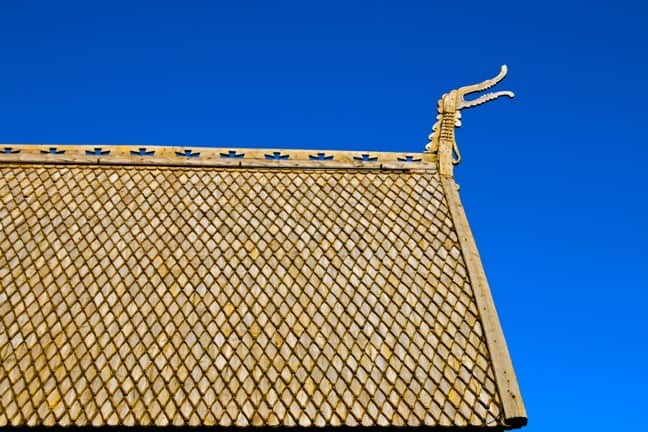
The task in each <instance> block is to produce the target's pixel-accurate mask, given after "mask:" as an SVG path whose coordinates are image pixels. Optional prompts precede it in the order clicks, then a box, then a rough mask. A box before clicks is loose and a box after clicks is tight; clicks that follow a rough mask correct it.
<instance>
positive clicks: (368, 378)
mask: <svg viewBox="0 0 648 432" xmlns="http://www.w3.org/2000/svg"><path fill="white" fill-rule="evenodd" d="M525 423H526V413H525V411H524V406H523V403H522V399H521V396H520V393H519V389H518V385H517V381H516V378H515V374H514V372H513V369H512V366H511V361H510V358H509V355H508V351H507V348H506V343H505V341H504V338H503V334H502V330H501V328H500V325H499V321H498V318H497V314H496V312H495V308H494V305H493V301H492V298H491V294H490V290H489V287H488V283H487V281H486V278H485V276H484V273H483V269H482V266H481V262H480V259H479V255H478V253H477V249H476V247H475V244H474V240H473V237H472V235H471V233H470V229H469V227H468V223H467V221H466V219H465V214H464V211H463V208H462V207H461V203H460V201H459V195H458V192H457V187H456V184H455V183H454V180H453V179H452V177H448V176H444V175H441V174H440V172H439V169H438V163H437V159H436V156H435V155H434V154H431V153H419V154H401V153H362V152H357V153H356V152H322V151H320V150H318V151H296V150H259V149H217V148H192V149H185V148H174V147H127V146H104V147H95V146H32V145H14V146H6V147H5V148H4V149H0V426H3V425H22V424H28V425H95V426H101V425H117V424H126V425H168V424H174V425H184V424H190V425H223V426H228V425H236V426H248V425H255V426H290V425H301V426H311V425H314V426H337V425H363V426H376V425H378V426H401V425H409V426H421V425H426V426H439V427H440V426H449V427H456V426H474V427H479V428H492V429H503V428H510V427H519V426H522V425H524V424H525Z"/></svg>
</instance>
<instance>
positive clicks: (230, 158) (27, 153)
mask: <svg viewBox="0 0 648 432" xmlns="http://www.w3.org/2000/svg"><path fill="white" fill-rule="evenodd" d="M3 163H37V164H82V165H138V166H141V165H152V166H197V167H225V168H227V167H229V168H237V167H251V168H313V169H340V168H353V169H395V170H407V171H418V170H425V171H427V170H435V171H436V170H437V164H436V155H433V154H424V153H397V152H362V151H359V152H355V151H324V150H278V149H256V148H255V149H253V148H247V149H245V148H219V147H189V148H188V147H178V146H141V145H128V146H121V145H105V146H100V145H47V144H45V145H32V144H0V164H3Z"/></svg>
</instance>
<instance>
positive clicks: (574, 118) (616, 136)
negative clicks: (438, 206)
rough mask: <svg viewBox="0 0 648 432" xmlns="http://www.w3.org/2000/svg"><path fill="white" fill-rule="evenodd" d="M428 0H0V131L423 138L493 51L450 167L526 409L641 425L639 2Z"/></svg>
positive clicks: (221, 140)
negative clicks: (488, 96) (481, 96)
mask: <svg viewBox="0 0 648 432" xmlns="http://www.w3.org/2000/svg"><path fill="white" fill-rule="evenodd" d="M435 3H437V2H429V1H421V2H411V1H392V2H389V1H385V2H379V1H375V2H364V1H363V2H360V1H356V2H348V1H346V2H335V1H327V2H303V1H302V2H299V1H295V2H288V1H284V2H276V1H256V2H252V1H240V2H215V1H203V2H199V1H188V0H185V1H176V2H167V1H152V2H144V1H127V2H126V1H111V2H94V1H83V2H81V1H80V2H69V1H57V2H50V1H47V2H46V1H43V2H35V1H25V0H23V1H19V2H2V5H1V9H0V36H1V37H0V142H4V143H92V144H94V143H132V144H173V145H183V146H203V145H213V146H225V147H229V146H232V147H234V146H241V147H273V148H274V147H279V148H314V149H320V148H322V149H323V148H326V149H351V150H361V149H362V150H373V151H378V150H381V151H407V152H416V151H422V150H423V148H424V146H425V143H426V137H427V135H428V133H429V130H430V127H431V126H432V123H433V122H434V117H435V110H436V101H437V99H438V97H439V96H440V95H441V94H442V93H444V92H445V91H447V90H449V89H451V88H455V87H458V86H461V85H465V84H472V83H474V82H477V81H481V80H483V79H485V78H488V77H491V76H493V75H494V74H495V73H496V72H497V71H498V68H499V65H500V64H502V63H507V64H508V65H509V77H508V78H507V79H506V80H505V81H504V82H503V83H502V84H500V86H499V87H498V89H510V90H514V91H515V92H516V98H515V99H513V100H508V99H503V100H497V101H495V102H491V103H489V104H487V105H484V106H480V107H478V108H474V109H471V110H467V111H465V112H464V116H463V122H464V127H463V128H461V129H459V130H458V131H457V139H458V143H459V146H460V149H461V151H462V154H463V156H464V162H463V163H462V164H461V165H460V166H459V167H458V168H457V170H456V176H457V180H458V182H459V183H460V184H461V186H462V189H461V193H462V198H463V200H464V204H465V206H466V209H467V213H468V217H469V220H470V222H471V225H472V228H473V230H474V232H475V236H476V239H477V243H478V246H479V248H480V251H481V254H482V259H483V261H484V265H485V268H486V273H487V275H488V277H489V280H490V282H491V286H492V290H493V295H494V297H495V302H496V305H497V307H498V310H499V313H500V317H501V321H502V324H503V327H504V331H505V334H506V337H507V340H508V344H509V349H510V351H511V354H512V356H513V361H514V364H515V367H516V370H517V373H518V378H519V381H520V385H521V389H522V393H523V396H524V398H525V401H526V404H527V409H528V412H529V419H530V420H529V426H528V427H527V429H526V430H528V431H546V430H552V431H561V430H568V431H573V430H588V431H598V430H601V431H604V430H605V431H607V430H611V429H612V428H614V430H625V429H630V428H632V429H636V428H637V427H638V425H641V423H642V422H643V420H642V417H641V416H640V415H639V414H641V413H642V412H643V410H644V405H645V401H646V391H645V389H646V388H647V387H648V376H647V374H648V373H647V372H646V363H647V361H648V358H647V357H648V355H647V354H648V343H647V342H648V337H647V336H646V333H647V331H648V318H647V315H648V308H647V306H648V253H647V252H646V251H647V249H646V248H647V245H648V224H647V223H646V220H647V208H648V203H647V201H648V200H647V199H646V198H647V193H646V188H647V187H648V181H647V180H646V174H645V172H646V171H645V168H644V165H645V161H646V158H647V157H648V142H647V139H646V138H647V137H648V133H647V128H648V127H647V126H646V125H647V120H646V112H647V108H646V107H645V103H646V102H648V84H647V82H646V77H648V60H647V59H646V43H647V42H648V30H646V22H648V6H645V5H644V4H643V2H640V1H636V2H628V1H624V0H619V1H615V2H605V3H597V2H569V1H561V2H556V1H551V0H549V1H543V2H519V1H518V2H510V3H509V2H506V1H500V2H482V1H480V2H469V1H462V2H453V3H457V4H456V5H448V4H445V5H444V6H431V5H433V4H435ZM444 3H450V2H444ZM639 427H641V426H639Z"/></svg>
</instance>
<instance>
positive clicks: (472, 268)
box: [440, 175, 527, 428]
mask: <svg viewBox="0 0 648 432" xmlns="http://www.w3.org/2000/svg"><path fill="white" fill-rule="evenodd" d="M440 177H441V185H442V187H443V190H444V192H445V196H446V199H447V200H448V208H449V209H450V214H451V216H452V219H453V220H454V224H455V229H456V231H457V236H458V237H459V245H460V246H461V249H462V253H463V256H464V260H465V262H466V269H467V271H468V276H469V277H470V281H471V285H472V287H473V290H474V295H475V301H476V304H477V308H478V309H479V315H480V320H481V323H482V327H483V329H484V337H485V339H486V344H487V346H488V351H489V352H490V355H491V359H492V362H491V364H492V365H493V373H494V375H495V384H496V385H497V388H498V390H499V394H500V398H501V400H502V409H503V415H504V418H503V420H504V423H505V425H506V426H507V427H509V428H519V427H522V426H525V425H526V424H527V413H526V408H525V407H524V401H523V400H522V394H521V393H520V388H519V385H518V381H517V377H516V375H515V371H514V370H513V363H512V361H511V356H510V354H509V351H508V347H507V345H506V339H505V338H504V333H503V331H502V326H501V324H500V321H499V317H498V316H497V310H496V309H495V303H494V302H493V296H492V294H491V290H490V286H489V285H488V280H487V279H486V274H485V273H484V267H483V265H482V262H481V258H480V256H479V251H478V250H477V244H476V243H475V238H474V237H473V234H472V231H471V229H470V225H469V224H468V219H467V217H466V213H465V210H464V207H463V205H462V203H461V199H460V197H459V188H458V185H457V184H456V183H455V181H454V180H453V179H452V178H451V177H446V176H443V175H442V176H440Z"/></svg>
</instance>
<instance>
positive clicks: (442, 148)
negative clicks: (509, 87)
mask: <svg viewBox="0 0 648 432" xmlns="http://www.w3.org/2000/svg"><path fill="white" fill-rule="evenodd" d="M507 70H508V69H507V67H506V65H502V67H501V69H500V72H499V73H498V74H497V75H496V76H495V77H494V78H491V79H488V80H486V81H482V82H481V83H479V84H473V85H468V86H464V87H460V88H458V89H456V90H451V91H449V92H448V93H445V94H444V95H443V96H441V99H439V102H438V108H437V110H438V114H437V116H436V119H437V121H436V123H434V125H433V126H432V133H431V134H430V135H429V137H428V139H429V140H430V141H429V142H428V144H427V145H426V146H425V151H426V152H432V153H435V152H438V154H439V165H440V166H441V171H442V174H446V175H451V174H452V166H451V165H457V164H459V163H460V162H461V154H460V153H459V148H458V147H457V142H456V139H455V132H454V130H455V128H457V127H460V126H461V110H462V109H464V108H472V107H474V106H477V105H481V104H483V103H486V102H489V101H492V100H495V99H497V98H499V97H501V96H508V97H510V98H512V97H513V96H515V95H514V93H513V92H511V91H499V92H493V93H487V94H485V95H482V96H480V97H478V98H477V99H473V100H465V99H464V97H465V96H466V95H469V94H472V93H476V92H480V91H484V90H487V89H489V88H491V87H493V86H494V85H496V84H497V83H499V82H500V81H502V80H503V79H504V77H505V76H506V73H507ZM448 162H450V163H451V164H448ZM448 170H449V172H448ZM444 171H445V172H444Z"/></svg>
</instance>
